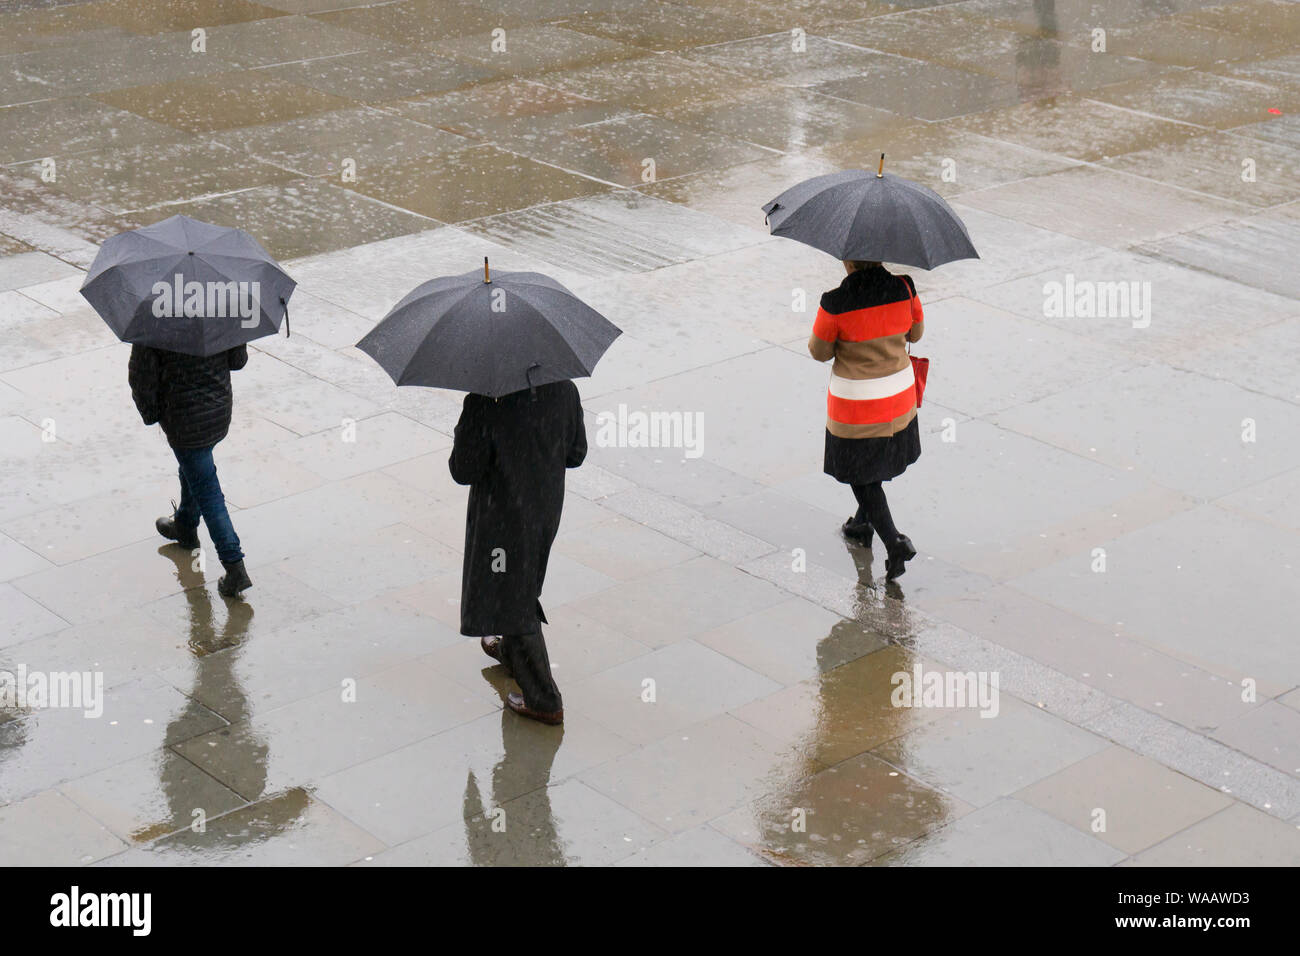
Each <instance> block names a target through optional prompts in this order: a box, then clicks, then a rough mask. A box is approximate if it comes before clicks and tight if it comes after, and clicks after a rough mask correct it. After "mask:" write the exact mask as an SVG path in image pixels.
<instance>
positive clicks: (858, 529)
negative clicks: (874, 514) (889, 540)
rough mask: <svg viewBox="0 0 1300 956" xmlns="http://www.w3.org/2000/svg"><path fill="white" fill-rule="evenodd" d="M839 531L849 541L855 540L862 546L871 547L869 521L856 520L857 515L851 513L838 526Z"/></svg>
mask: <svg viewBox="0 0 1300 956" xmlns="http://www.w3.org/2000/svg"><path fill="white" fill-rule="evenodd" d="M840 531H841V532H843V534H844V537H846V538H848V539H849V540H850V541H856V542H857V543H858V544H860V545H862V546H863V547H867V548H869V547H871V540H872V531H871V522H870V521H858V520H857V515H853V516H852V517H850V518H849V520H848V521H846V522H844V524H843V525H841V526H840Z"/></svg>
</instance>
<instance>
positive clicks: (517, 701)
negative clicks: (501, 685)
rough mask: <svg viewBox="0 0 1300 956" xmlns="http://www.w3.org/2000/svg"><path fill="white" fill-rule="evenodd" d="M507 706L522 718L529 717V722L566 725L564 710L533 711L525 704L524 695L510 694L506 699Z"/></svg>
mask: <svg viewBox="0 0 1300 956" xmlns="http://www.w3.org/2000/svg"><path fill="white" fill-rule="evenodd" d="M506 706H507V707H509V708H510V709H511V710H513V711H514V712H515V713H516V714H518V715H519V716H520V717H527V718H528V719H529V720H536V721H540V722H541V723H543V724H551V725H555V724H562V723H564V708H560V709H559V710H552V711H545V710H533V709H532V708H531V707H529V706H528V705H527V704H525V703H524V695H523V694H510V695H508V696H507V697H506Z"/></svg>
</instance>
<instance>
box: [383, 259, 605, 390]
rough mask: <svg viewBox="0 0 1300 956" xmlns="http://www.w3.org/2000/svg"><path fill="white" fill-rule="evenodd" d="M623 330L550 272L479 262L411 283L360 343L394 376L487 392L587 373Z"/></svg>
mask: <svg viewBox="0 0 1300 956" xmlns="http://www.w3.org/2000/svg"><path fill="white" fill-rule="evenodd" d="M620 334H622V333H621V332H620V330H619V329H618V328H617V327H616V326H615V325H613V324H612V323H611V322H610V321H609V320H608V319H606V318H605V317H604V316H602V315H601V314H600V313H599V312H597V311H596V310H595V309H593V308H591V306H589V305H587V304H586V303H584V302H583V301H582V300H581V299H579V298H578V297H577V296H575V295H574V294H573V293H572V292H570V291H569V290H568V289H566V288H565V287H564V286H562V285H560V283H558V282H556V281H555V280H554V279H552V278H550V277H549V276H544V275H542V274H540V273H537V272H501V273H498V274H497V275H496V277H495V278H494V277H492V276H491V274H490V273H489V272H488V264H487V259H486V258H484V260H483V273H482V275H480V274H479V272H478V270H477V269H475V270H472V271H470V272H466V273H463V274H462V275H457V276H443V277H441V278H437V279H432V280H430V281H429V282H425V283H423V284H422V285H419V286H417V287H416V288H415V289H413V290H412V291H411V292H410V293H408V294H407V296H406V297H405V298H404V299H402V300H401V301H400V302H398V303H397V305H395V306H394V307H393V309H392V311H391V312H389V313H388V315H386V316H384V318H383V319H382V320H380V322H379V324H378V325H376V326H375V327H374V328H373V329H372V330H371V331H370V332H369V333H368V334H367V335H366V337H365V338H363V339H362V340H361V341H360V342H358V343H357V348H359V349H361V351H363V352H365V353H366V354H367V355H369V356H370V357H371V358H373V359H374V360H375V361H376V362H378V363H379V366H380V367H381V368H382V369H383V370H384V371H385V372H387V373H388V374H389V376H390V377H391V378H392V379H393V381H394V382H396V383H397V384H398V385H427V386H432V387H434V388H451V389H458V390H460V391H464V392H473V393H476V394H478V395H487V396H489V397H491V398H500V397H501V396H502V395H508V394H510V393H511V392H518V391H522V390H523V389H525V388H530V387H533V386H537V385H546V384H548V383H550V382H559V381H564V380H567V379H574V378H585V377H586V376H588V375H590V374H591V373H592V370H593V369H595V367H596V363H597V362H598V361H599V360H600V357H601V356H602V355H604V354H605V350H606V349H607V348H609V346H610V344H611V343H612V342H613V341H614V339H616V338H618V336H619V335H620Z"/></svg>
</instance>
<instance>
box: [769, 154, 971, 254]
mask: <svg viewBox="0 0 1300 956" xmlns="http://www.w3.org/2000/svg"><path fill="white" fill-rule="evenodd" d="M884 168H885V155H884V153H881V154H880V168H879V169H878V170H877V171H876V172H874V173H869V172H866V171H864V170H861V169H850V170H847V171H845V172H840V173H829V174H827V175H825V176H814V177H813V178H812V179H807V180H804V181H803V182H801V183H799V184H798V185H797V186H792V187H791V188H789V189H787V190H786V191H785V192H783V193H781V195H779V196H777V197H776V198H775V199H773V200H772V201H771V202H768V203H766V204H765V205H764V206H763V212H764V213H766V214H767V222H768V225H769V226H770V227H771V231H772V235H774V236H785V237H786V238H787V239H794V240H797V241H798V242H802V243H804V244H805V245H809V246H812V247H813V248H814V249H820V250H822V251H823V252H829V253H830V254H831V255H833V256H834V257H835V258H837V259H845V260H860V261H867V262H897V263H901V264H903V265H910V266H917V267H918V268H921V269H933V268H934V267H935V266H939V265H943V263H945V262H952V261H954V260H956V259H978V258H979V253H978V252H976V251H975V247H974V246H973V245H972V244H971V241H970V236H969V235H968V234H967V232H966V226H965V225H964V224H963V223H962V221H961V218H960V217H959V216H958V215H957V214H956V213H955V212H953V210H952V207H951V206H949V205H948V204H947V203H946V202H945V201H944V199H943V197H942V196H940V195H939V194H938V193H936V192H935V191H934V190H932V189H929V188H928V187H926V186H922V185H921V184H920V183H914V182H912V181H911V180H910V179H903V178H902V177H901V176H895V175H894V174H893V173H886V172H885V171H884Z"/></svg>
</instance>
